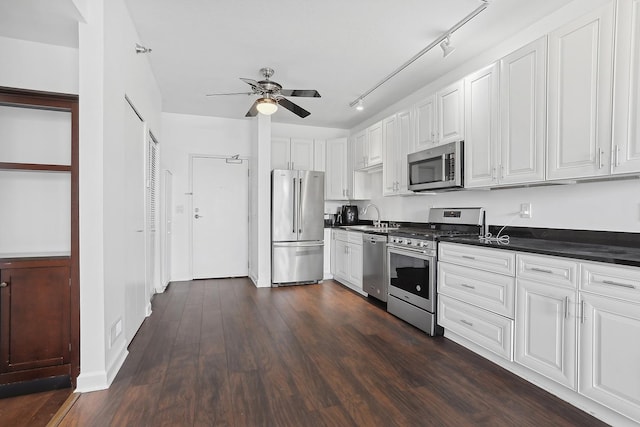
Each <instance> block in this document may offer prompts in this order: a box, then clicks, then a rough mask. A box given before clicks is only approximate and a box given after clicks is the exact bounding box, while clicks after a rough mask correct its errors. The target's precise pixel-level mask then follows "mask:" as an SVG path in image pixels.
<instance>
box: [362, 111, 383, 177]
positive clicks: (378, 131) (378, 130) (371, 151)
mask: <svg viewBox="0 0 640 427" xmlns="http://www.w3.org/2000/svg"><path fill="white" fill-rule="evenodd" d="M366 156H367V167H371V166H375V165H379V164H381V163H382V122H378V123H376V124H374V125H371V126H369V127H368V128H367V151H366Z"/></svg>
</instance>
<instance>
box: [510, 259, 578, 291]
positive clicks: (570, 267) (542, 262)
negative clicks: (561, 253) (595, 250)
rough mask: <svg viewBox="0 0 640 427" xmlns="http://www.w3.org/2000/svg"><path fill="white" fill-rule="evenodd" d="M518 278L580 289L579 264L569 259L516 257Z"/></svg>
mask: <svg viewBox="0 0 640 427" xmlns="http://www.w3.org/2000/svg"><path fill="white" fill-rule="evenodd" d="M516 263H517V266H518V270H517V272H516V274H517V275H518V278H523V279H531V280H536V281H538V282H541V283H546V284H553V285H559V286H565V287H568V288H572V289H575V288H577V287H578V272H579V269H578V262H577V261H572V260H570V259H568V258H559V257H553V256H545V255H528V254H527V255H525V254H518V255H517V257H516Z"/></svg>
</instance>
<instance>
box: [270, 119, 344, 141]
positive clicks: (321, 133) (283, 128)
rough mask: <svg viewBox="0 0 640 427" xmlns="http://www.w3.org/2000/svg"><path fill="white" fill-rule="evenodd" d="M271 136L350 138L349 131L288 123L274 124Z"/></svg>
mask: <svg viewBox="0 0 640 427" xmlns="http://www.w3.org/2000/svg"><path fill="white" fill-rule="evenodd" d="M271 135H272V136H274V137H281V138H310V139H311V138H313V139H332V138H341V137H344V136H349V130H348V129H339V128H323V127H318V126H305V125H297V124H288V123H272V124H271Z"/></svg>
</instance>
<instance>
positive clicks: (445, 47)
mask: <svg viewBox="0 0 640 427" xmlns="http://www.w3.org/2000/svg"><path fill="white" fill-rule="evenodd" d="M480 3H481V4H480V6H478V7H477V8H476V9H475V10H474V11H473V12H471V13H470V14H468V15H467V16H465V17H464V18H462V19H461V20H460V21H458V22H456V24H455V25H454V26H453V27H451V28H449V29H448V30H447V31H446V32H445V33H443V34H442V35H441V36H440V37H438V38H437V39H435V40H434V41H432V42H431V43H429V45H428V46H427V47H425V48H424V49H422V50H421V51H420V52H418V53H416V54H415V55H413V57H411V58H410V59H409V60H407V61H406V62H405V63H404V64H402V65H400V66H399V67H398V68H396V69H395V70H393V71H392V72H391V74H389V75H387V76H386V77H385V78H383V79H382V80H380V81H379V82H378V83H376V84H375V85H374V86H373V87H372V88H371V89H369V90H367V91H366V92H364V93H362V94H361V95H360V96H359V97H357V98H356V99H355V100H354V101H352V102H350V103H349V107H356V110H360V105H362V100H363V99H364V98H366V97H367V96H368V95H369V94H370V93H371V92H373V91H374V90H376V89H378V88H379V87H380V86H382V85H383V84H385V83H386V82H388V81H389V80H390V79H391V78H393V77H395V76H396V75H397V74H398V73H400V72H401V71H402V70H404V69H405V68H407V67H408V66H409V65H411V64H413V63H414V62H415V61H417V60H418V59H419V58H420V57H422V55H424V54H425V53H427V52H429V51H430V50H431V49H433V48H434V47H436V46H437V45H438V44H440V47H441V48H442V53H443V55H444V56H445V57H446V56H448V55H449V54H451V52H453V51H454V50H455V48H454V47H453V46H451V44H450V40H449V37H450V36H451V34H453V33H455V32H456V31H458V30H459V29H460V28H461V27H462V26H463V25H465V24H466V23H467V22H469V21H471V20H472V19H473V18H475V17H476V16H478V14H480V12H482V11H483V10H485V9H486V8H487V7H489V0H480ZM356 105H357V106H356Z"/></svg>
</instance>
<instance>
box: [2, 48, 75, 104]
mask: <svg viewBox="0 0 640 427" xmlns="http://www.w3.org/2000/svg"><path fill="white" fill-rule="evenodd" d="M0 54H1V55H2V65H1V66H0V85H2V86H7V87H15V88H22V89H32V90H42V91H45V92H60V93H75V94H77V93H78V49H74V48H69V47H63V46H52V45H48V44H44V43H36V42H31V41H26V40H18V39H11V38H7V37H0Z"/></svg>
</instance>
